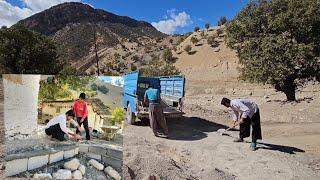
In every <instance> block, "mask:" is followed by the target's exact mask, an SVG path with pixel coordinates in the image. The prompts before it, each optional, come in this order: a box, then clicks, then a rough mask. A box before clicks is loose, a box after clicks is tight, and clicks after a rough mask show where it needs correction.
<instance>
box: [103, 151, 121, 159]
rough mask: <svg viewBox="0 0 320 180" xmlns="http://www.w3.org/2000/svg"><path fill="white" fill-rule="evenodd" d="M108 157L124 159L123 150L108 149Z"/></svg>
mask: <svg viewBox="0 0 320 180" xmlns="http://www.w3.org/2000/svg"><path fill="white" fill-rule="evenodd" d="M107 155H108V156H111V157H115V158H118V159H122V157H123V152H122V150H117V149H108V152H107Z"/></svg>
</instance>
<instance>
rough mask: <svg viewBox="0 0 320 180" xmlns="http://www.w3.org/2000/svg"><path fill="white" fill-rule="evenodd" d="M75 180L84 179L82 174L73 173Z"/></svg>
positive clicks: (77, 171)
mask: <svg viewBox="0 0 320 180" xmlns="http://www.w3.org/2000/svg"><path fill="white" fill-rule="evenodd" d="M72 178H73V179H82V173H81V172H80V171H79V170H76V171H74V172H73V173H72Z"/></svg>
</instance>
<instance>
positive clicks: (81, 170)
mask: <svg viewBox="0 0 320 180" xmlns="http://www.w3.org/2000/svg"><path fill="white" fill-rule="evenodd" d="M78 170H79V171H80V172H81V173H82V175H84V174H85V173H86V167H85V166H84V165H82V164H80V166H79V167H78Z"/></svg>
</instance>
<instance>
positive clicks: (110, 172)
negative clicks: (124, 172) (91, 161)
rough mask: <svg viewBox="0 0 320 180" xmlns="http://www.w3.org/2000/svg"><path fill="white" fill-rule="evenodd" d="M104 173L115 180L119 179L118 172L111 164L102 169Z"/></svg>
mask: <svg viewBox="0 0 320 180" xmlns="http://www.w3.org/2000/svg"><path fill="white" fill-rule="evenodd" d="M104 173H106V174H107V175H108V176H110V177H112V178H113V179H115V180H121V176H120V174H119V173H118V172H117V171H116V170H114V169H113V168H112V167H111V166H108V167H106V168H105V169H104Z"/></svg>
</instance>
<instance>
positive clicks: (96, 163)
mask: <svg viewBox="0 0 320 180" xmlns="http://www.w3.org/2000/svg"><path fill="white" fill-rule="evenodd" d="M89 164H90V165H92V166H93V167H95V168H96V169H98V170H100V171H102V170H103V168H104V166H103V164H101V163H99V162H98V161H96V160H94V159H91V160H90V161H89Z"/></svg>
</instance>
